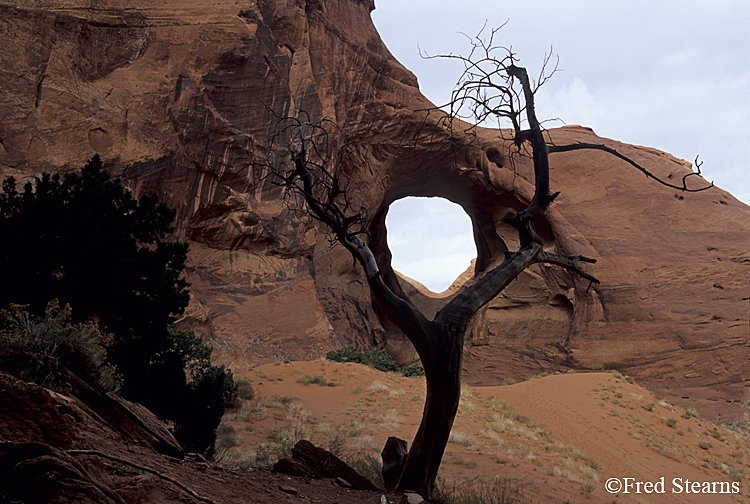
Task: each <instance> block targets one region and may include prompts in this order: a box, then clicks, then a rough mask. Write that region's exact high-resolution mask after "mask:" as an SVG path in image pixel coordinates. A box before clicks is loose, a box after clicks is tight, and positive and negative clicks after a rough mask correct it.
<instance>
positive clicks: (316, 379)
mask: <svg viewBox="0 0 750 504" xmlns="http://www.w3.org/2000/svg"><path fill="white" fill-rule="evenodd" d="M297 382H298V383H301V384H303V385H310V384H313V383H314V384H315V385H320V386H322V387H335V386H337V385H339V384H338V383H336V382H329V381H328V380H326V379H325V377H324V376H322V375H314V376H313V375H309V374H306V375H304V376H301V377H299V378H297Z"/></svg>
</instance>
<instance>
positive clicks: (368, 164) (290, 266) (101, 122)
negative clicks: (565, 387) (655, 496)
mask: <svg viewBox="0 0 750 504" xmlns="http://www.w3.org/2000/svg"><path fill="white" fill-rule="evenodd" d="M373 9H374V4H373V3H372V1H369V0H286V1H284V0H259V1H252V2H247V3H244V4H243V3H236V2H234V1H231V2H229V1H222V0H219V1H216V2H212V3H211V4H210V5H208V4H206V3H205V2H196V1H194V0H184V1H182V2H179V3H169V4H168V5H167V4H166V3H159V2H145V1H142V0H129V1H125V0H101V1H97V2H93V3H92V2H90V1H85V2H84V1H82V0H43V1H42V0H40V1H34V2H29V1H20V0H16V1H9V2H8V1H6V2H4V3H2V4H0V39H1V40H2V42H3V45H2V47H3V50H2V53H0V59H2V64H0V93H2V100H0V115H1V116H2V118H3V120H2V126H1V128H0V175H2V177H3V178H4V177H6V176H8V175H13V176H15V177H16V178H18V179H23V178H25V177H33V176H35V175H36V174H38V173H40V172H44V171H57V170H59V169H61V168H62V169H67V170H73V169H77V168H79V167H80V166H82V165H83V163H84V162H85V160H86V159H88V158H90V157H91V156H92V155H93V154H94V153H99V154H100V155H101V156H102V157H103V159H104V160H105V162H106V164H107V165H108V166H109V167H110V168H111V169H112V170H113V171H114V172H115V173H116V174H118V175H120V176H122V177H123V178H124V179H125V180H126V183H127V184H128V186H129V187H130V188H131V189H132V190H133V191H134V192H136V193H139V194H140V193H145V192H152V191H156V192H158V193H159V195H160V196H161V198H162V199H163V200H165V201H166V202H168V203H169V204H171V205H173V206H175V207H176V208H177V210H178V235H179V236H180V237H181V238H185V239H187V240H189V242H190V260H189V267H188V269H187V275H188V279H189V281H190V282H191V284H192V288H191V291H192V299H191V304H190V307H189V309H188V311H187V313H186V314H185V317H184V318H183V320H181V324H182V325H183V327H185V328H193V329H195V330H196V331H198V332H199V333H200V334H202V335H203V336H204V337H205V338H206V339H207V340H209V341H210V342H211V344H212V345H213V346H214V347H215V348H216V349H217V351H216V353H215V355H216V356H217V358H218V360H219V361H220V362H221V363H224V364H228V365H230V366H231V367H234V368H235V369H241V368H242V367H246V366H249V365H252V364H255V363H259V362H267V361H271V360H285V359H300V358H302V359H304V358H317V357H320V356H322V355H324V353H325V352H326V351H327V350H329V349H331V348H335V347H337V346H340V345H343V344H356V345H360V346H364V345H370V344H379V345H387V346H388V347H389V350H390V351H391V352H392V353H393V354H394V355H396V356H397V357H398V358H399V359H400V360H402V361H408V360H410V359H413V358H414V357H415V355H414V352H413V349H411V347H410V345H409V344H408V343H407V342H406V341H404V338H403V336H402V335H400V333H399V331H398V330H397V329H396V328H395V326H394V325H393V324H392V323H391V322H389V321H388V320H385V319H381V318H380V317H379V316H378V312H377V307H374V306H373V305H372V302H371V299H370V296H369V290H368V287H367V285H366V282H365V280H364V277H363V275H362V274H361V271H360V270H359V269H358V267H356V266H355V265H354V264H353V261H352V260H351V257H350V256H349V255H348V253H347V252H346V251H344V250H342V249H341V248H340V247H337V246H332V245H331V243H330V240H328V237H327V235H326V233H325V230H324V229H320V228H319V227H318V226H317V225H316V223H315V222H313V221H311V220H310V219H309V218H307V217H306V216H305V215H303V214H301V213H300V212H299V211H297V209H295V207H294V205H293V202H289V201H286V200H285V199H284V198H283V197H282V192H281V189H280V188H279V187H278V185H276V184H274V180H273V177H272V176H271V174H270V170H269V162H270V160H272V159H273V156H280V157H283V156H284V155H285V152H286V151H287V146H286V145H285V141H284V137H283V135H280V134H279V127H278V125H279V118H282V117H288V116H295V117H307V116H309V117H310V118H313V119H318V118H321V117H327V118H330V119H331V120H332V121H333V122H334V123H335V124H336V125H337V128H335V131H334V132H332V135H334V136H336V137H337V139H338V141H341V142H345V143H346V144H347V145H348V149H349V154H348V155H347V157H346V160H345V162H344V164H343V166H342V170H343V171H344V173H345V175H346V178H347V180H348V187H349V190H350V196H351V198H352V200H353V201H357V202H362V204H363V205H365V206H366V207H367V208H368V209H369V215H370V216H371V218H372V221H371V223H370V231H371V246H372V248H373V249H374V250H376V253H377V254H378V256H379V258H380V259H381V262H382V264H383V267H384V268H385V269H386V271H388V272H389V273H390V270H389V268H388V267H387V262H388V261H387V259H388V257H389V251H388V249H387V242H386V229H385V215H386V214H387V211H388V206H389V205H390V204H391V203H392V202H393V201H395V200H397V199H399V198H403V197H406V196H440V197H444V198H447V199H449V200H451V201H453V202H456V203H458V204H460V205H461V206H462V207H463V208H464V209H465V210H466V212H467V213H468V214H469V216H470V217H471V218H472V221H473V225H474V233H475V239H476V244H477V252H478V257H477V261H476V271H475V272H471V273H472V274H469V275H468V277H469V278H468V279H467V281H471V276H472V275H473V274H474V273H476V274H481V272H482V271H484V270H485V269H486V268H487V267H488V266H490V265H491V264H492V263H493V262H494V261H497V260H502V258H503V255H504V253H505V252H506V251H507V250H508V249H510V250H512V249H513V248H514V246H515V244H514V239H515V238H514V233H513V232H512V229H509V228H508V227H507V226H506V225H505V224H504V223H503V221H502V219H503V218H504V217H505V216H506V215H507V214H508V213H509V212H511V211H515V210H518V209H520V208H522V207H523V206H525V202H527V201H528V200H529V198H530V197H531V195H532V193H533V170H532V167H531V163H530V160H529V159H527V158H525V157H523V156H521V155H519V154H518V153H517V152H516V151H515V150H514V149H513V148H512V145H511V142H510V141H509V140H508V138H507V136H508V135H507V134H505V135H504V134H503V132H501V131H497V130H486V129H479V130H477V131H475V134H472V135H467V134H462V133H457V132H455V131H450V130H448V129H447V128H446V124H445V123H444V122H442V121H440V118H441V117H442V116H441V114H440V113H438V112H436V111H432V112H431V113H428V112H425V110H426V109H429V108H430V107H432V104H431V103H429V102H428V101H427V100H426V99H425V98H424V97H423V96H422V95H421V94H420V92H419V88H418V84H417V79H416V78H415V77H414V75H413V74H411V73H410V72H409V71H408V70H407V69H405V68H404V67H403V66H402V65H401V64H400V63H399V62H398V61H396V60H395V59H394V58H393V57H392V56H391V55H390V53H389V52H388V50H387V49H386V47H385V46H384V45H383V43H382V41H381V40H380V38H379V36H378V34H377V32H376V30H375V28H374V26H373V24H372V22H371V20H370V12H371V11H372V10H373ZM549 113H550V114H554V111H549ZM540 114H542V115H543V114H544V112H543V111H540ZM550 138H551V140H552V141H553V142H555V143H558V144H567V143H572V142H594V143H603V144H606V145H608V146H610V147H613V148H616V149H618V150H620V151H622V153H624V154H626V155H628V156H630V157H631V158H633V159H634V160H636V161H638V162H639V163H641V164H642V165H644V166H646V167H647V168H648V169H649V170H651V171H652V172H653V173H655V174H657V175H658V176H660V177H661V178H664V179H670V178H671V179H675V180H679V179H680V178H681V177H682V176H683V175H684V174H685V173H688V172H689V170H690V169H691V168H690V165H689V163H686V162H684V161H681V160H678V159H675V158H673V157H672V156H669V155H668V154H665V153H662V152H659V151H656V150H653V149H648V148H643V147H636V146H631V145H625V144H621V143H619V142H615V141H612V140H608V139H602V138H599V137H597V136H596V135H595V134H594V132H593V131H591V130H590V129H587V128H582V127H564V128H559V129H555V130H551V131H550ZM707 169H709V170H710V168H707ZM551 177H552V186H553V187H552V190H553V191H557V190H559V191H561V195H560V197H559V198H558V199H557V200H556V202H555V204H554V205H553V206H552V207H551V208H550V209H549V210H548V212H547V215H546V218H545V219H544V222H541V223H539V225H538V228H539V229H540V232H541V234H542V235H543V238H544V239H545V241H546V242H547V244H548V247H549V248H550V249H554V250H555V251H556V252H558V253H561V254H583V255H586V256H589V257H593V258H596V259H597V261H598V262H597V264H595V265H591V266H588V267H587V268H588V270H589V271H590V272H591V273H592V274H594V275H596V276H597V277H598V278H599V279H600V280H601V284H600V285H589V283H588V282H587V281H582V280H580V279H577V278H575V277H573V276H572V275H570V274H569V273H567V272H565V271H562V270H561V269H559V268H556V267H553V266H539V267H534V268H531V269H529V270H528V271H527V272H525V273H524V274H522V275H521V276H520V277H519V278H518V280H517V281H516V282H514V284H513V285H511V287H509V288H508V289H506V291H505V292H503V293H502V294H501V295H500V296H498V297H497V298H496V299H495V300H494V301H493V302H491V303H490V304H489V305H487V306H486V307H485V308H483V309H482V310H481V311H480V312H479V313H478V314H477V315H476V316H475V318H474V321H473V323H472V325H471V330H470V334H468V335H467V341H466V347H467V348H466V349H467V353H466V359H465V377H466V379H467V380H468V381H469V382H470V383H475V384H479V383H482V384H490V383H499V382H501V381H502V380H503V379H505V378H508V377H514V378H517V379H518V378H523V377H526V376H528V375H532V374H537V373H540V372H553V371H557V370H562V371H565V370H567V369H576V370H590V369H597V370H598V369H618V370H620V371H622V372H624V373H627V374H630V375H632V376H634V377H635V378H636V379H638V380H640V381H642V382H643V383H645V384H646V385H647V386H649V387H650V388H651V389H652V390H654V391H656V392H657V393H659V394H660V395H662V396H664V397H667V398H670V399H672V400H675V401H678V402H679V401H689V402H690V404H691V405H695V404H698V405H699V406H700V407H701V408H702V410H703V411H704V412H706V413H707V414H711V415H714V414H718V413H721V414H724V415H728V414H729V415H731V414H736V413H737V412H738V408H739V404H740V401H742V400H743V399H746V398H747V397H748V391H747V387H746V380H747V378H748V374H747V360H748V356H749V355H748V334H749V333H750V326H749V325H748V324H749V320H748V297H750V285H749V284H748V282H749V279H750V250H749V247H748V245H749V244H750V207H748V206H747V205H744V204H742V203H741V202H739V201H738V200H736V199H735V198H733V197H732V196H731V195H730V194H729V193H727V192H726V191H723V190H721V189H719V188H713V189H711V190H709V191H706V192H702V193H697V194H682V193H679V192H676V191H674V190H671V189H668V188H665V187H664V186H661V185H658V184H656V183H655V182H654V181H653V180H650V179H647V178H645V177H644V176H643V175H642V174H641V173H640V172H637V171H635V170H633V169H632V168H630V167H629V166H628V165H626V164H624V163H623V162H622V161H620V160H618V159H616V158H614V157H612V156H609V155H607V154H606V153H602V152H597V151H576V152H569V153H557V154H552V157H551ZM403 285H404V289H406V290H408V291H410V292H412V294H413V297H414V301H415V302H416V303H420V304H422V305H424V306H425V308H426V309H427V310H435V309H436V308H437V306H439V305H440V303H441V302H442V301H443V300H444V299H445V298H444V297H443V298H440V297H438V296H435V295H434V294H431V293H424V292H421V293H420V292H419V291H418V290H417V289H414V288H412V287H411V286H410V285H408V284H406V283H404V284H403ZM696 401H697V402H696Z"/></svg>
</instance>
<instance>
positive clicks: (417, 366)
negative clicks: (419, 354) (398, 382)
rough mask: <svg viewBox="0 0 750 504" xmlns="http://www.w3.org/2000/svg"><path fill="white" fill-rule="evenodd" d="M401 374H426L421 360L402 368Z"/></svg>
mask: <svg viewBox="0 0 750 504" xmlns="http://www.w3.org/2000/svg"><path fill="white" fill-rule="evenodd" d="M401 374H402V375H404V376H406V377H411V376H424V367H423V366H422V363H421V362H415V363H414V364H409V365H408V366H406V367H404V368H403V369H401Z"/></svg>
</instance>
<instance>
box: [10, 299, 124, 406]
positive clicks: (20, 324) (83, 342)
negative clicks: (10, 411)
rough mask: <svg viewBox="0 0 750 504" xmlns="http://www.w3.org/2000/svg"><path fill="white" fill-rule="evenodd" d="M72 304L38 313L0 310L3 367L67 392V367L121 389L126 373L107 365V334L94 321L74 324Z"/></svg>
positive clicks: (54, 303) (51, 306) (97, 383)
mask: <svg viewBox="0 0 750 504" xmlns="http://www.w3.org/2000/svg"><path fill="white" fill-rule="evenodd" d="M71 312H72V310H71V308H70V306H69V305H65V306H64V307H62V308H61V307H60V304H59V302H58V301H57V300H55V301H52V302H50V303H48V305H47V308H46V310H45V314H44V316H42V317H37V316H34V315H32V314H30V313H29V312H28V306H21V305H10V307H9V308H8V309H7V310H2V311H0V369H3V370H5V371H7V372H9V373H11V374H13V375H14V376H17V377H18V378H20V379H22V380H26V381H30V382H34V383H37V384H38V385H41V386H43V387H46V388H49V389H52V390H55V391H57V392H62V393H67V392H69V390H70V381H69V378H68V373H67V370H70V371H72V372H73V373H75V374H76V375H77V376H79V377H80V378H82V379H83V380H85V381H86V382H88V383H89V384H91V385H94V386H98V387H100V388H101V389H103V390H105V391H115V390H117V389H118V388H119V385H120V381H121V380H120V377H118V376H117V375H115V373H114V368H113V367H112V366H111V365H109V364H107V361H106V355H107V353H106V350H105V349H104V346H103V344H102V343H103V340H104V336H103V335H102V333H101V331H99V327H97V325H96V324H94V323H92V322H87V323H79V324H73V323H71V322H70V318H71Z"/></svg>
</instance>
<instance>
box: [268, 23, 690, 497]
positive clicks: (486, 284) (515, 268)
mask: <svg viewBox="0 0 750 504" xmlns="http://www.w3.org/2000/svg"><path fill="white" fill-rule="evenodd" d="M494 34H495V31H493V32H492V35H494ZM477 40H478V42H477V43H476V44H475V46H474V50H473V51H472V53H471V54H470V55H469V56H468V57H458V56H447V57H456V58H459V59H461V61H463V62H464V63H465V64H466V71H465V73H464V75H463V77H462V79H461V80H460V81H459V84H458V86H457V88H456V92H455V93H454V95H453V100H452V101H451V103H450V104H449V105H450V109H451V113H450V114H449V115H447V116H445V118H446V119H447V120H452V119H455V118H456V117H458V116H459V115H460V112H461V111H462V110H466V109H468V110H470V111H471V114H472V117H473V119H474V124H478V123H480V122H482V121H484V120H486V119H487V118H488V117H495V118H499V119H507V120H508V121H509V122H510V124H511V125H512V128H513V130H512V131H513V142H514V144H515V145H516V146H517V148H518V149H519V150H520V149H521V148H522V147H524V148H528V150H529V151H530V155H531V157H532V158H533V164H534V176H535V181H534V183H535V193H534V196H533V198H532V199H531V201H529V203H528V206H527V207H526V208H524V209H523V210H521V211H519V212H518V213H516V214H515V215H513V216H512V217H508V218H506V219H505V221H506V222H507V224H508V225H510V226H513V227H514V228H515V230H516V231H517V233H518V236H519V243H520V247H519V249H518V251H516V252H513V253H508V254H507V255H506V257H505V260H504V261H503V262H502V263H501V264H500V265H498V266H496V267H494V268H493V269H491V270H489V271H486V272H485V273H484V274H482V275H481V276H480V277H478V278H476V279H475V281H474V282H472V283H470V284H468V285H466V286H465V287H464V288H463V289H462V290H461V291H460V292H459V293H458V294H457V295H456V296H455V297H454V298H453V299H452V300H451V301H450V302H449V303H447V304H446V305H445V306H444V307H443V308H442V309H441V310H440V311H439V312H438V313H437V314H436V315H435V317H434V318H433V319H432V320H428V319H427V318H426V317H425V316H424V315H423V314H422V313H421V311H420V310H419V309H418V308H417V307H415V306H414V305H413V304H412V303H411V302H410V301H409V299H407V298H405V297H402V296H400V295H397V294H396V292H401V289H399V288H397V287H396V286H394V285H389V282H392V281H393V280H392V279H390V276H389V279H385V278H384V275H381V267H379V265H378V263H377V261H376V258H375V255H374V254H373V251H372V250H371V249H370V247H369V246H368V243H367V238H366V234H367V233H366V232H367V211H366V208H364V207H362V206H359V207H355V205H353V202H352V201H350V199H349V198H348V195H347V191H346V187H345V184H344V182H343V181H342V180H341V166H342V164H343V162H344V160H345V158H346V149H345V148H343V147H341V146H340V145H337V144H336V142H337V141H338V140H337V136H336V135H331V134H329V129H330V128H331V127H332V126H333V125H332V123H330V122H327V121H316V122H306V121H301V120H299V119H287V120H286V124H287V126H286V128H285V131H287V132H291V133H292V135H291V136H293V137H294V140H293V141H290V145H291V147H292V148H291V149H290V150H291V157H289V158H288V160H289V163H288V165H286V166H284V167H281V166H279V165H278V164H277V165H276V166H274V167H273V169H274V174H275V176H276V177H277V180H279V181H280V183H281V184H282V185H283V186H285V188H286V194H288V195H293V196H295V197H299V198H301V199H302V200H304V203H305V206H306V208H307V213H309V214H310V215H311V216H312V217H313V218H315V219H317V220H319V221H320V222H322V223H323V224H324V225H325V226H326V227H327V228H328V229H330V231H331V233H332V236H333V237H334V238H335V240H336V241H337V242H338V243H340V244H341V245H343V246H344V247H345V248H346V249H347V250H348V251H349V252H350V253H351V254H352V256H353V257H354V258H355V260H356V261H357V262H358V263H359V264H360V265H361V266H362V268H363V270H364V273H365V275H366V277H367V281H368V283H369V286H370V290H371V292H372V296H373V298H374V299H375V300H376V301H377V303H378V304H379V305H380V306H381V307H382V309H383V311H384V313H385V315H386V316H387V317H388V318H389V319H391V320H392V321H393V322H394V323H395V324H396V325H397V326H398V327H399V328H400V329H401V331H403V333H404V334H405V335H406V336H407V337H408V338H409V340H410V341H411V343H412V344H413V345H414V348H415V349H416V351H417V353H418V354H419V358H420V359H421V361H422V365H423V366H424V369H425V375H426V382H427V397H426V400H425V405H424V411H423V415H422V421H421V423H420V425H419V429H418V431H417V433H416V436H415V437H414V440H413V442H412V445H411V449H410V450H409V453H408V456H407V458H406V463H405V466H404V469H403V472H402V473H401V475H400V478H399V480H398V485H397V489H398V490H413V491H417V492H419V493H421V494H422V495H428V494H429V493H430V491H431V488H432V486H433V484H434V482H435V479H436V476H437V473H438V468H439V467H440V463H441V460H442V458H443V454H444V451H445V447H446V445H447V443H448V436H449V434H450V431H451V428H452V426H453V421H454V418H455V416H456V412H457V410H458V404H459V398H460V394H461V367H462V360H463V346H464V333H465V331H466V327H467V324H468V322H469V320H470V318H471V317H472V315H474V313H475V312H476V311H477V310H479V309H480V308H481V307H482V306H483V305H485V304H486V303H487V302H489V301H490V300H492V299H493V298H494V297H496V296H497V295H498V294H499V293H500V292H501V291H502V290H503V289H504V288H505V287H506V286H507V285H508V284H509V283H510V282H511V281H513V279H515V278H516V277H517V276H518V275H519V274H520V273H521V272H522V271H524V270H525V269H526V268H528V267H529V266H531V265H533V264H536V263H551V264H556V265H558V266H561V267H563V268H566V269H568V270H570V271H572V272H574V273H575V274H577V275H579V276H580V277H582V278H584V279H587V280H589V281H590V282H593V283H598V280H597V279H596V278H595V277H594V276H592V275H590V274H589V273H587V272H585V271H584V270H583V269H582V268H581V263H593V262H595V261H594V260H593V259H589V258H586V257H583V256H567V257H565V256H561V255H557V254H553V253H550V252H547V251H545V250H544V249H543V243H542V239H541V238H540V237H539V235H538V234H537V232H536V231H535V229H534V220H535V219H536V218H537V217H539V216H541V215H542V214H543V213H544V211H545V209H546V208H547V207H548V206H549V205H550V204H551V203H552V202H553V200H554V199H555V197H556V196H557V194H559V193H554V194H553V193H551V192H550V187H549V154H550V152H562V151H565V150H574V149H582V148H594V149H601V150H607V149H608V148H607V147H605V146H597V145H588V144H585V145H584V144H575V145H569V146H562V147H560V146H550V145H548V144H547V142H546V141H545V139H544V130H543V128H542V125H541V124H540V122H539V121H538V119H537V116H536V112H535V110H534V93H535V91H536V89H538V86H539V85H541V84H542V83H543V82H544V80H545V79H546V77H545V76H544V73H542V76H541V77H540V79H538V81H537V82H536V83H532V81H531V80H530V79H529V76H528V74H527V71H526V70H525V69H524V68H523V67H520V66H518V65H516V60H515V57H514V55H513V54H512V52H511V51H508V50H503V53H504V55H503V56H502V57H500V58H496V57H495V56H494V52H495V51H496V50H497V48H494V47H493V46H492V39H491V37H490V40H489V41H481V40H479V39H477ZM456 124H459V123H458V122H456ZM464 133H466V132H464ZM614 154H615V155H617V156H619V157H621V158H623V159H624V160H626V161H627V162H629V163H630V164H631V165H633V166H635V167H636V168H638V169H640V170H641V171H644V173H646V174H647V175H649V176H653V175H651V174H650V172H648V170H645V169H644V168H642V167H641V166H640V165H638V164H637V163H635V162H633V161H632V160H630V159H628V158H626V157H625V156H622V155H621V154H619V153H616V152H614ZM282 164H283V163H282ZM654 178H655V177H654ZM686 178H687V177H686ZM673 187H676V188H677V189H681V190H692V189H688V188H687V186H686V184H685V181H684V180H683V187H679V186H673Z"/></svg>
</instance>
